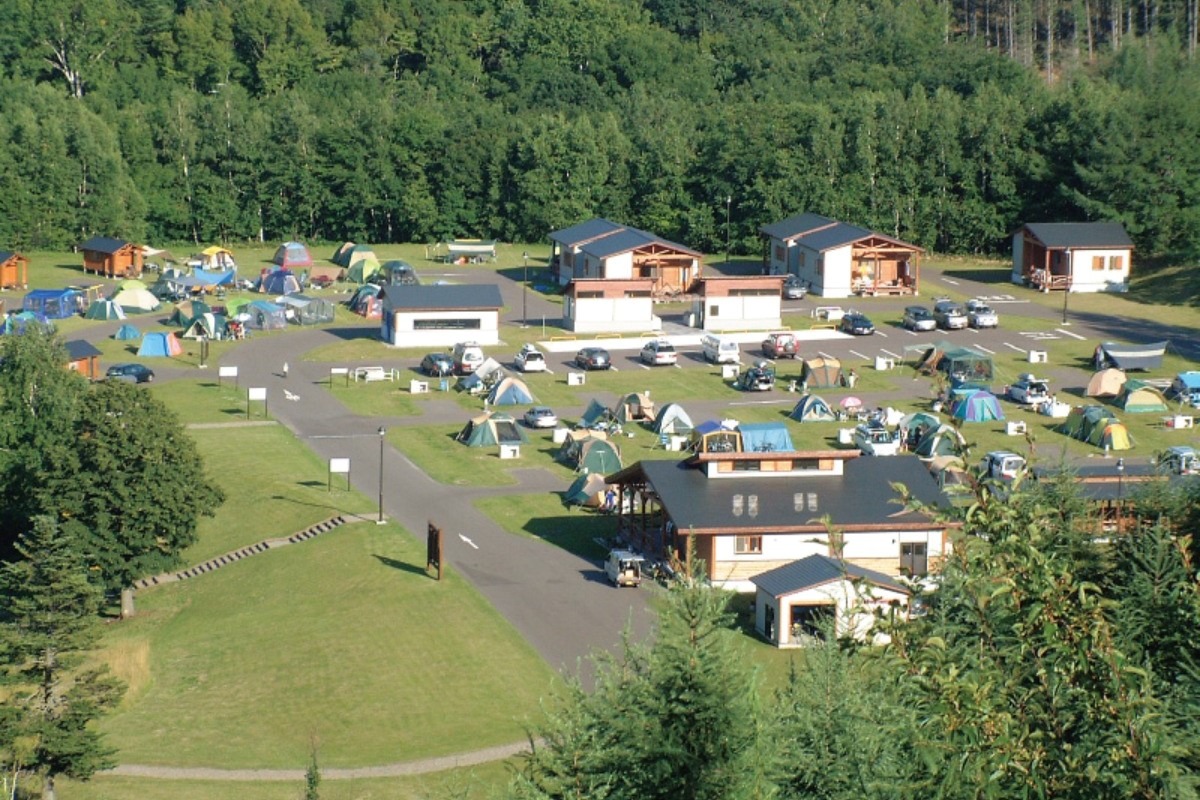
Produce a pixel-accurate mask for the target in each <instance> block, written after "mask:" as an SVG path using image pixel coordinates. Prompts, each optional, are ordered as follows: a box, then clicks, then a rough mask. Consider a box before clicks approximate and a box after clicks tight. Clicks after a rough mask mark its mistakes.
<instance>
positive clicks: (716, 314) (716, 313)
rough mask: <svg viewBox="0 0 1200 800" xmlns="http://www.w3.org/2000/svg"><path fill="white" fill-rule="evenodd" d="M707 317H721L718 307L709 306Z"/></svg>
mask: <svg viewBox="0 0 1200 800" xmlns="http://www.w3.org/2000/svg"><path fill="white" fill-rule="evenodd" d="M708 315H709V316H710V317H719V316H721V307H720V306H709V307H708Z"/></svg>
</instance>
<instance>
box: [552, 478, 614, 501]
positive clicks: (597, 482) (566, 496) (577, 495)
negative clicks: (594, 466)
mask: <svg viewBox="0 0 1200 800" xmlns="http://www.w3.org/2000/svg"><path fill="white" fill-rule="evenodd" d="M607 490H608V484H607V483H605V482H604V475H603V474H601V473H599V472H588V473H586V474H584V475H580V476H579V477H578V478H576V479H575V482H574V483H572V484H571V486H570V488H568V489H567V490H566V491H565V492H563V502H564V503H565V504H567V505H569V506H589V507H591V508H599V507H600V505H601V504H602V503H603V502H604V493H605V492H606V491H607Z"/></svg>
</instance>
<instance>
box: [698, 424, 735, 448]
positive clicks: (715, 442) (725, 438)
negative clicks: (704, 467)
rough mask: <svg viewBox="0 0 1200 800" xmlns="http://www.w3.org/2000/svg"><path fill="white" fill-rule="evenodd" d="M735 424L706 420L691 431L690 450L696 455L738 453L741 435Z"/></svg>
mask: <svg viewBox="0 0 1200 800" xmlns="http://www.w3.org/2000/svg"><path fill="white" fill-rule="evenodd" d="M737 427H738V426H737V424H736V423H733V424H726V423H725V422H722V421H717V420H707V421H705V422H701V423H700V424H699V425H697V426H696V427H695V428H693V429H692V448H693V449H694V450H695V451H696V452H697V453H740V452H742V434H741V433H740V432H739V431H738V430H737Z"/></svg>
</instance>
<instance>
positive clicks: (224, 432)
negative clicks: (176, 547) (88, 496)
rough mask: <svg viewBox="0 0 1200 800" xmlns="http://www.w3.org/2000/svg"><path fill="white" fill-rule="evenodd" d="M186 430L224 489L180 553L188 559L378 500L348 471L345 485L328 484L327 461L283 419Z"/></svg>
mask: <svg viewBox="0 0 1200 800" xmlns="http://www.w3.org/2000/svg"><path fill="white" fill-rule="evenodd" d="M188 433H189V435H191V437H192V438H193V439H194V440H195V442H196V446H197V448H198V449H199V451H200V454H201V456H202V457H203V458H204V464H205V467H206V469H207V472H208V475H209V477H210V479H211V480H212V481H213V482H214V483H216V484H217V485H218V486H220V487H221V488H222V489H223V490H224V492H225V502H224V504H222V505H221V506H220V507H219V508H218V509H217V510H216V515H215V516H213V517H201V519H200V525H199V528H198V531H197V533H198V536H199V539H198V541H197V542H196V544H194V545H192V546H191V547H189V548H188V549H187V550H186V551H185V552H184V554H183V558H184V561H185V562H186V563H188V564H196V563H199V562H201V561H204V560H206V559H208V558H212V557H213V556H217V555H221V554H222V553H228V552H229V551H231V550H236V549H237V548H239V547H244V546H246V545H248V544H253V543H254V542H258V541H261V540H263V539H267V538H272V537H276V536H288V535H290V534H292V533H296V532H298V531H301V530H304V529H305V528H308V527H310V526H311V525H313V524H315V523H317V522H320V521H322V520H325V519H328V518H330V517H332V516H336V515H339V514H351V515H353V514H359V513H367V512H369V511H370V510H371V509H372V508H373V507H374V506H372V504H371V503H370V502H369V501H368V500H367V499H366V498H365V497H363V496H362V495H360V494H358V493H356V492H348V491H346V490H345V483H344V478H342V482H341V487H340V488H338V487H337V486H335V488H334V489H333V491H330V490H329V483H328V481H327V469H326V465H325V463H324V462H322V461H321V460H320V459H319V458H318V457H317V456H316V454H314V453H313V452H312V451H311V450H310V449H309V448H308V447H306V446H305V445H304V443H303V442H301V441H299V440H297V439H296V437H295V436H294V435H293V434H292V432H291V431H289V430H287V429H286V428H284V427H282V426H278V425H268V426H259V427H239V428H216V429H195V428H193V429H191V430H189V431H188ZM337 483H338V481H337V480H335V484H337Z"/></svg>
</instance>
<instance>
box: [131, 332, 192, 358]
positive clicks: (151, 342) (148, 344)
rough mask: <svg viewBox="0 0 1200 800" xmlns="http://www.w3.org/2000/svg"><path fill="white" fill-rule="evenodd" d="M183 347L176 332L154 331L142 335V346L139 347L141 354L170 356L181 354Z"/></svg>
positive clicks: (139, 353)
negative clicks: (176, 336)
mask: <svg viewBox="0 0 1200 800" xmlns="http://www.w3.org/2000/svg"><path fill="white" fill-rule="evenodd" d="M182 353H183V347H182V346H181V345H180V344H179V340H178V339H176V338H175V334H174V332H168V333H161V332H158V331H154V332H151V333H147V334H146V335H145V336H144V337H142V346H141V347H139V348H138V352H137V354H138V355H139V356H151V357H161V358H170V357H171V356H177V355H181V354H182Z"/></svg>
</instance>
